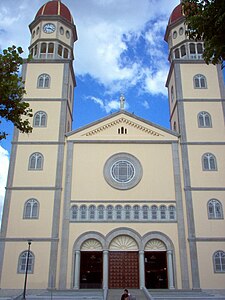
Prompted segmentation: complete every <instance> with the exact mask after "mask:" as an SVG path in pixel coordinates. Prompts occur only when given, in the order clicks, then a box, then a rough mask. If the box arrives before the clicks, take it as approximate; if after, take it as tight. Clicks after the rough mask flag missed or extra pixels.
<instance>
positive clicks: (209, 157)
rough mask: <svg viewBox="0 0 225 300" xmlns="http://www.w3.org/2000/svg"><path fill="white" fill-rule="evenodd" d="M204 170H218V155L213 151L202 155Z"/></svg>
mask: <svg viewBox="0 0 225 300" xmlns="http://www.w3.org/2000/svg"><path fill="white" fill-rule="evenodd" d="M202 169H203V171H216V170H217V166H216V157H215V156H214V155H213V154H212V153H205V154H204V155H203V156H202Z"/></svg>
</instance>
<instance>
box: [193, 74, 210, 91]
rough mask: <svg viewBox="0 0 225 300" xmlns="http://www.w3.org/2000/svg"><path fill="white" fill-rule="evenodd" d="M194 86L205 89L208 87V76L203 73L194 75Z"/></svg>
mask: <svg viewBox="0 0 225 300" xmlns="http://www.w3.org/2000/svg"><path fill="white" fill-rule="evenodd" d="M193 79H194V88H195V89H205V88H207V84H206V78H205V76H204V75H202V74H197V75H195V76H194V78H193Z"/></svg>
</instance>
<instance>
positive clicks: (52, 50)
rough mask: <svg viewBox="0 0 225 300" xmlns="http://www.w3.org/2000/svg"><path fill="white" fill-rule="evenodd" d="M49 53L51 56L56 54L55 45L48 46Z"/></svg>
mask: <svg viewBox="0 0 225 300" xmlns="http://www.w3.org/2000/svg"><path fill="white" fill-rule="evenodd" d="M48 53H50V54H52V53H54V44H53V43H49V44H48Z"/></svg>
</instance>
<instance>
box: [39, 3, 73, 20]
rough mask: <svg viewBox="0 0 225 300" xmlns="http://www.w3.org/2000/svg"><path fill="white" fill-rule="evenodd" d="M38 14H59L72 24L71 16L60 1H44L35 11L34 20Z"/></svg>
mask: <svg viewBox="0 0 225 300" xmlns="http://www.w3.org/2000/svg"><path fill="white" fill-rule="evenodd" d="M39 16H61V17H63V18H64V19H66V20H67V21H68V22H70V23H72V24H73V17H72V15H71V13H70V11H69V9H68V8H67V7H66V6H65V5H64V4H63V3H62V2H61V1H56V0H53V1H49V2H47V3H45V4H44V5H43V6H42V7H41V8H40V9H39V11H38V12H37V14H36V16H35V20H36V19H37V18H38V17H39Z"/></svg>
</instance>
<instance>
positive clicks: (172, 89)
mask: <svg viewBox="0 0 225 300" xmlns="http://www.w3.org/2000/svg"><path fill="white" fill-rule="evenodd" d="M170 93H171V102H173V100H174V88H173V85H172V86H171V91H170Z"/></svg>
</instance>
